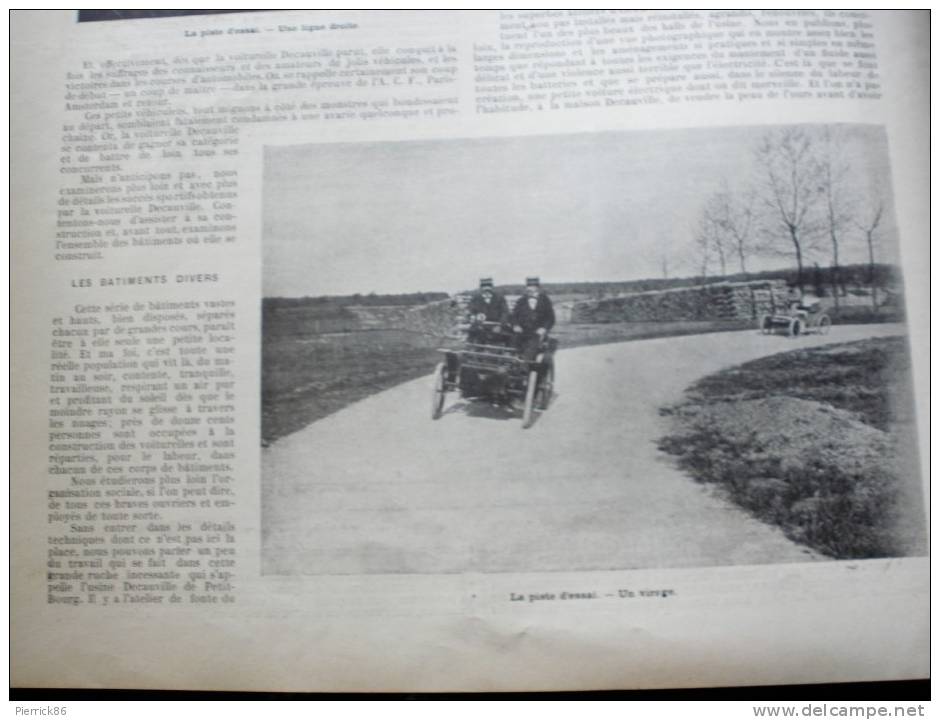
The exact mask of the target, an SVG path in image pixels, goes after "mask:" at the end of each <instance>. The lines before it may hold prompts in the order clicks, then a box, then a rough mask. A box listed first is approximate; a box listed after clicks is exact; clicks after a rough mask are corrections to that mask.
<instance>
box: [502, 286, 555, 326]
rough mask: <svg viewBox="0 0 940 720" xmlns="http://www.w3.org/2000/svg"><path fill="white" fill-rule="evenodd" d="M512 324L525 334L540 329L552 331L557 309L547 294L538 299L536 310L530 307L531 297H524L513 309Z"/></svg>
mask: <svg viewBox="0 0 940 720" xmlns="http://www.w3.org/2000/svg"><path fill="white" fill-rule="evenodd" d="M512 324H513V325H518V326H519V327H521V328H522V332H524V333H527V334H528V333H534V332H535V331H536V330H538V329H539V328H545V329H546V330H551V329H552V326H554V324H555V309H554V308H553V307H552V301H551V300H550V299H549V297H548V295H546V294H545V293H541V292H540V293H539V294H538V295H537V297H536V302H535V309H534V310H533V309H532V308H530V307H529V296H528V295H523V296H522V297H521V298H519V299H518V300H517V301H516V305H515V307H513V309H512Z"/></svg>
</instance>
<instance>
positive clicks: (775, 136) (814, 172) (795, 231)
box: [755, 127, 820, 291]
mask: <svg viewBox="0 0 940 720" xmlns="http://www.w3.org/2000/svg"><path fill="white" fill-rule="evenodd" d="M755 155H756V158H757V161H758V163H759V165H760V168H761V173H762V175H763V177H764V187H763V193H762V194H763V200H764V203H765V205H766V207H767V209H768V210H769V211H770V217H771V219H772V220H771V228H774V227H775V228H776V229H777V230H779V231H782V232H783V233H784V235H785V237H786V238H787V239H788V240H789V242H790V244H791V246H792V251H793V254H794V256H795V257H796V271H797V275H796V277H797V285H799V287H800V290H801V291H802V289H803V279H804V278H803V259H804V255H805V254H806V252H807V250H808V249H809V245H808V243H809V241H810V239H811V235H812V230H813V228H812V222H813V217H812V211H813V210H814V209H815V207H816V205H817V204H818V202H819V198H820V192H819V188H820V184H819V162H818V161H817V159H816V157H815V154H814V152H813V140H812V137H811V136H810V135H809V133H808V132H807V131H806V130H805V129H803V128H799V127H788V128H784V129H782V130H778V131H771V132H768V133H767V134H766V135H764V137H763V139H762V140H761V142H760V144H759V145H758V147H757V149H756V152H755Z"/></svg>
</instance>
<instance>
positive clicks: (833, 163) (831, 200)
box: [819, 127, 850, 310]
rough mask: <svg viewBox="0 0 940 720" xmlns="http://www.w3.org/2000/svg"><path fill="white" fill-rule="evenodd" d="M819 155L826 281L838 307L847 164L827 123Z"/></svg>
mask: <svg viewBox="0 0 940 720" xmlns="http://www.w3.org/2000/svg"><path fill="white" fill-rule="evenodd" d="M819 158H820V159H819V179H820V193H821V194H822V197H823V200H824V214H825V225H826V233H827V234H828V236H829V242H830V243H831V245H832V268H831V271H830V277H829V282H830V285H831V286H832V297H833V299H834V302H835V306H836V309H837V310H838V308H839V294H840V292H841V293H842V294H843V295H845V284H844V282H843V281H842V275H841V269H840V266H839V243H840V241H841V239H842V233H843V230H844V229H845V227H846V226H847V225H848V223H849V220H850V214H849V212H848V202H847V200H846V195H847V183H848V178H849V171H850V168H849V165H848V163H847V162H846V161H845V160H844V158H843V157H842V153H841V147H840V143H839V139H838V137H837V136H836V135H835V133H834V132H833V130H832V129H831V128H829V127H826V128H825V130H824V131H823V142H822V143H821V148H820V154H819Z"/></svg>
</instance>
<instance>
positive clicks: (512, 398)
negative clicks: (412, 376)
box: [431, 322, 558, 428]
mask: <svg viewBox="0 0 940 720" xmlns="http://www.w3.org/2000/svg"><path fill="white" fill-rule="evenodd" d="M471 339H472V341H471ZM557 347H558V341H557V340H556V339H555V338H551V337H547V336H546V337H545V338H543V340H542V343H541V345H540V347H539V351H538V354H537V355H536V357H535V359H534V360H531V361H529V360H526V359H524V358H523V357H521V355H520V353H519V351H518V350H517V349H516V348H515V346H514V344H513V342H512V334H511V333H510V332H507V331H505V330H504V328H502V326H501V325H500V323H495V322H481V323H476V324H475V326H473V327H472V328H471V332H470V333H469V335H468V339H467V340H466V341H465V342H464V343H463V345H462V346H461V347H459V348H456V349H444V348H442V349H440V350H439V352H441V353H443V355H444V360H443V361H442V362H440V363H439V364H438V365H437V368H436V369H435V371H434V384H433V388H432V394H431V418H432V419H434V420H437V419H438V418H440V417H441V415H442V414H443V409H444V401H445V398H446V396H447V393H448V392H454V391H457V392H459V393H460V397H461V398H463V399H465V400H469V401H481V402H489V403H496V404H499V405H502V406H504V407H508V408H510V409H514V410H517V411H518V410H519V409H520V406H521V410H522V427H523V428H529V427H531V426H532V423H534V422H535V419H536V414H537V413H538V412H541V411H544V410H547V409H548V406H549V403H550V402H551V400H552V392H553V388H554V383H555V357H554V355H555V350H556V349H557Z"/></svg>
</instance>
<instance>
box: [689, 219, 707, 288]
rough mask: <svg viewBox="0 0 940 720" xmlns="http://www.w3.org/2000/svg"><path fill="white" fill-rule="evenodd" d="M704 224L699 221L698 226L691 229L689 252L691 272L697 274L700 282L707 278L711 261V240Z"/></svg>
mask: <svg viewBox="0 0 940 720" xmlns="http://www.w3.org/2000/svg"><path fill="white" fill-rule="evenodd" d="M704 225H705V224H704V223H702V222H699V226H698V227H696V228H695V229H694V230H693V235H692V247H693V249H692V254H691V262H692V265H693V267H694V270H693V272H695V273H697V274H698V276H699V277H700V278H701V281H702V283H704V282H705V281H706V280H707V279H708V270H709V268H710V267H711V261H712V240H711V237H710V236H709V234H708V232H707V230H706V228H705V227H704Z"/></svg>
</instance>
